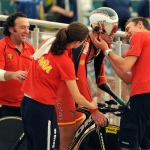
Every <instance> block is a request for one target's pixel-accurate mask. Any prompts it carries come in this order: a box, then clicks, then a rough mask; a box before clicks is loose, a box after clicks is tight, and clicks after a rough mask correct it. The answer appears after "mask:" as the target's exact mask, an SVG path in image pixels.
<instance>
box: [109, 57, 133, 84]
mask: <svg viewBox="0 0 150 150" xmlns="http://www.w3.org/2000/svg"><path fill="white" fill-rule="evenodd" d="M108 60H109V62H110V64H111V65H112V67H113V69H114V71H115V73H116V74H117V75H118V77H119V78H120V79H121V80H122V81H123V82H124V83H126V84H127V85H128V84H130V83H131V76H132V73H131V72H122V71H121V70H119V69H118V68H117V67H116V66H115V65H114V63H113V61H112V60H111V59H110V57H108Z"/></svg>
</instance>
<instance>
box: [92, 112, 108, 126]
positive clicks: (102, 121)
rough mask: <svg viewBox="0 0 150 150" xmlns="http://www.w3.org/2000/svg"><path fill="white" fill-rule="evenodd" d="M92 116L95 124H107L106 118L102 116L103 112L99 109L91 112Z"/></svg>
mask: <svg viewBox="0 0 150 150" xmlns="http://www.w3.org/2000/svg"><path fill="white" fill-rule="evenodd" d="M92 118H93V120H94V122H95V123H96V125H99V126H102V127H105V126H107V124H108V121H107V118H106V117H105V116H104V114H102V113H101V112H99V111H96V112H94V113H93V114H92Z"/></svg>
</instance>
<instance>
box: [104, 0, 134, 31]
mask: <svg viewBox="0 0 150 150" xmlns="http://www.w3.org/2000/svg"><path fill="white" fill-rule="evenodd" d="M103 6H104V7H110V8H112V9H114V10H115V11H116V12H117V14H118V17H119V28H120V29H121V30H122V31H125V23H126V21H127V20H128V19H129V18H130V17H131V10H132V5H131V1H130V0H105V1H104V3H103Z"/></svg>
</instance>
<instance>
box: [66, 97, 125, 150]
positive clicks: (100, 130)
mask: <svg viewBox="0 0 150 150" xmlns="http://www.w3.org/2000/svg"><path fill="white" fill-rule="evenodd" d="M110 101H111V102H110ZM110 101H107V102H108V107H106V105H105V104H99V111H100V112H102V113H104V114H105V113H107V112H110V113H113V114H114V115H116V116H119V114H117V113H116V114H115V113H114V112H117V111H119V112H121V111H122V110H123V109H122V108H120V109H119V107H118V108H111V107H110V103H111V104H114V101H113V100H110ZM116 104H117V103H116ZM77 111H79V112H82V113H84V114H85V120H84V121H83V122H82V124H81V125H80V126H79V128H78V129H77V130H76V132H75V135H74V138H73V140H72V143H71V144H70V147H69V150H72V149H73V148H74V146H75V145H76V144H77V143H78V142H79V140H80V138H81V137H82V136H84V134H86V135H87V134H90V132H88V130H92V129H95V128H96V130H97V134H98V138H99V139H98V141H100V143H101V144H100V145H101V150H107V145H106V141H105V138H104V132H105V128H104V127H100V126H97V125H96V124H95V122H94V120H93V119H92V116H91V113H90V112H89V110H88V109H87V108H84V107H81V108H77ZM86 132H87V133H86Z"/></svg>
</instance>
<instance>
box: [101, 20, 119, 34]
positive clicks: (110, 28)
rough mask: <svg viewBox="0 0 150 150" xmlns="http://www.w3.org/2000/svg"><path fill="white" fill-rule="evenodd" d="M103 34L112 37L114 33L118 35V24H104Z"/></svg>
mask: <svg viewBox="0 0 150 150" xmlns="http://www.w3.org/2000/svg"><path fill="white" fill-rule="evenodd" d="M102 27H103V31H102V32H103V33H105V34H107V35H111V34H113V33H116V31H117V29H118V23H110V24H105V25H104V24H103V25H102Z"/></svg>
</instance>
